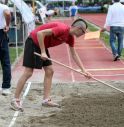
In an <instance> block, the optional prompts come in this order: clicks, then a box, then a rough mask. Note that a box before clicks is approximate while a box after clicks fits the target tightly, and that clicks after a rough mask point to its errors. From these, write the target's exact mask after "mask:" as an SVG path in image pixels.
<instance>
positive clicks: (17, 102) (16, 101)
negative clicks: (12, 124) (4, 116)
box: [11, 98, 24, 112]
mask: <svg viewBox="0 0 124 127" xmlns="http://www.w3.org/2000/svg"><path fill="white" fill-rule="evenodd" d="M11 109H13V110H14V111H21V112H23V111H24V110H23V108H22V104H21V101H20V100H19V99H15V98H14V99H13V100H12V101H11Z"/></svg>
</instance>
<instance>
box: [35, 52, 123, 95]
mask: <svg viewBox="0 0 124 127" xmlns="http://www.w3.org/2000/svg"><path fill="white" fill-rule="evenodd" d="M34 54H35V55H37V56H39V57H41V55H40V54H39V53H36V52H34ZM47 59H48V60H51V61H52V62H54V63H56V64H58V65H61V66H63V67H65V68H68V69H70V70H72V71H74V72H77V73H79V74H81V75H84V76H86V74H85V73H83V72H80V71H77V70H76V69H73V68H72V67H70V66H67V65H65V64H63V63H60V62H58V61H56V60H54V59H51V58H47ZM91 78H92V79H94V80H95V81H97V82H100V83H102V84H104V85H106V86H108V87H111V88H113V89H115V90H117V91H119V92H121V93H124V91H123V90H121V89H119V88H116V87H115V86H112V85H110V84H108V83H105V82H103V81H102V80H99V79H97V78H95V77H93V76H92V77H91Z"/></svg>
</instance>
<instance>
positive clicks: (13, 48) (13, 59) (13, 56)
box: [9, 47, 23, 64]
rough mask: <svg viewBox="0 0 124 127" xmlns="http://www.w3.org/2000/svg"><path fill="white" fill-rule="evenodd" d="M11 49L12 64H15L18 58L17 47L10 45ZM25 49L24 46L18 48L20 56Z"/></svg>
mask: <svg viewBox="0 0 124 127" xmlns="http://www.w3.org/2000/svg"><path fill="white" fill-rule="evenodd" d="M9 50H10V61H11V64H13V63H14V62H15V60H16V58H17V56H16V48H15V47H10V48H9ZM22 51H23V47H21V48H18V56H19V55H20V54H21V53H22Z"/></svg>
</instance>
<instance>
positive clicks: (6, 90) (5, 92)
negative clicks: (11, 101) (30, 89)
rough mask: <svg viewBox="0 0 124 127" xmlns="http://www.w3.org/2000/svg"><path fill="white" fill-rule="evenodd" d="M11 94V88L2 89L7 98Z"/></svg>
mask: <svg viewBox="0 0 124 127" xmlns="http://www.w3.org/2000/svg"><path fill="white" fill-rule="evenodd" d="M10 94H11V91H10V88H8V89H5V88H2V95H4V96H7V95H10Z"/></svg>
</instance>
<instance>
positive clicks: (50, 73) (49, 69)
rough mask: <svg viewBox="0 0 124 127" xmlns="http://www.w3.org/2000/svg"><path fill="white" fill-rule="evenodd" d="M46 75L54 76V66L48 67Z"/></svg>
mask: <svg viewBox="0 0 124 127" xmlns="http://www.w3.org/2000/svg"><path fill="white" fill-rule="evenodd" d="M45 72H46V75H47V76H53V74H54V71H53V69H52V68H48V69H46V71H45Z"/></svg>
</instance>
